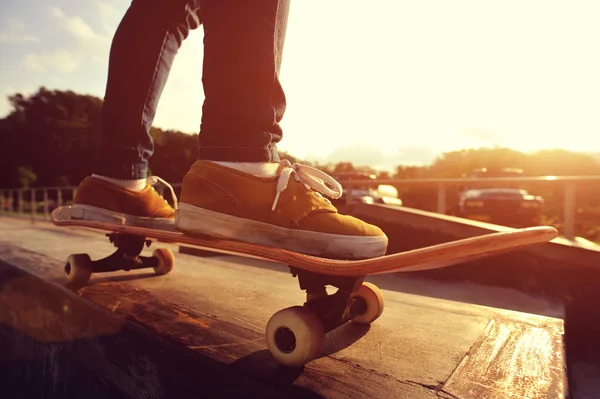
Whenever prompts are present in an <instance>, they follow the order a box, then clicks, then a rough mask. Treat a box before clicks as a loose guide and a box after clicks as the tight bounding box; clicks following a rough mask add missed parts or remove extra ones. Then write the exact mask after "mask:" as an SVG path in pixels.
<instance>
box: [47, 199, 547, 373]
mask: <svg viewBox="0 0 600 399" xmlns="http://www.w3.org/2000/svg"><path fill="white" fill-rule="evenodd" d="M69 210H70V207H69V206H64V207H60V208H57V209H55V210H54V211H53V212H52V214H51V219H52V222H53V223H54V224H55V225H58V226H79V227H85V228H91V229H95V230H100V231H104V232H106V233H107V234H106V235H107V236H108V238H109V240H110V242H111V243H113V244H114V246H115V247H116V250H115V252H114V253H112V254H111V255H109V256H107V257H105V258H103V259H99V260H91V259H90V257H89V255H87V254H72V255H70V256H69V257H68V258H67V262H66V265H65V275H66V279H67V284H68V285H70V286H82V285H85V284H86V283H87V282H88V280H89V279H90V277H91V274H92V273H101V272H112V271H118V270H125V271H129V270H134V269H143V268H153V269H154V271H155V273H157V274H167V273H169V272H171V270H172V269H173V267H174V264H175V257H174V255H173V253H172V251H171V250H169V249H168V248H157V249H155V250H154V252H153V253H152V256H142V255H141V252H142V250H143V249H144V247H146V246H150V245H151V243H152V242H168V243H179V244H184V245H188V246H192V247H196V248H200V249H204V250H209V251H214V252H219V253H224V254H231V255H237V256H243V257H250V258H258V259H263V260H268V261H274V262H279V263H284V264H287V265H288V266H289V269H290V272H291V274H292V276H293V277H296V278H298V282H299V285H300V289H302V290H304V291H306V302H305V303H304V304H303V305H302V306H293V307H290V308H287V309H283V310H280V311H278V312H277V313H275V314H274V315H273V316H272V317H271V318H270V320H269V322H268V323H267V327H266V332H265V335H266V342H267V347H268V349H269V352H270V353H271V355H272V356H273V358H274V359H275V360H276V361H277V362H279V363H280V364H282V365H285V366H290V367H300V366H303V365H304V364H306V363H308V362H310V361H311V360H313V359H315V358H317V357H318V356H319V355H320V353H321V351H322V350H323V346H324V340H325V334H326V333H327V332H329V331H332V330H334V329H336V328H338V327H339V326H341V325H343V324H345V323H346V322H350V321H351V322H353V323H356V324H371V323H372V322H374V321H375V320H376V319H378V318H379V317H380V316H381V314H382V313H383V309H384V299H383V294H382V293H381V291H380V290H379V288H377V287H376V286H375V285H373V284H371V283H369V282H365V281H364V280H365V278H366V277H367V276H369V275H373V274H387V273H400V272H415V271H422V270H429V269H438V268H443V267H448V266H452V265H456V264H461V263H465V262H468V261H473V260H477V259H482V258H486V257H490V256H493V255H497V254H501V253H504V252H508V251H512V250H516V249H519V248H523V247H526V246H529V245H533V244H537V243H543V242H548V241H550V240H552V239H554V238H555V237H557V235H558V233H557V231H556V229H554V228H552V227H545V226H543V227H530V228H524V229H517V230H512V231H505V232H498V233H490V234H484V235H482V236H478V237H472V238H466V239H461V240H457V241H452V242H448V243H444V244H439V245H433V246H430V247H426V248H420V249H415V250H410V251H406V252H402V253H396V254H390V255H383V256H380V257H376V258H371V259H358V260H341V259H328V258H321V257H318V256H312V255H306V254H301V253H297V252H293V251H289V250H285V249H281V248H276V247H267V246H263V245H258V244H252V243H246V242H240V241H233V240H226V239H220V238H213V237H208V236H195V235H194V236H191V235H186V234H184V233H181V232H178V231H176V230H175V229H173V230H167V229H152V228H146V227H137V226H130V225H118V224H110V223H104V222H98V221H91V220H82V219H76V218H74V217H72V215H74V214H76V212H74V213H71V212H69ZM327 286H332V287H335V288H337V291H336V292H335V293H333V294H328V292H327V290H326V287H327Z"/></svg>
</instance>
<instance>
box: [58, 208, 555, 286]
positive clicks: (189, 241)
mask: <svg viewBox="0 0 600 399" xmlns="http://www.w3.org/2000/svg"><path fill="white" fill-rule="evenodd" d="M52 222H53V223H54V224H55V225H58V226H80V227H87V228H92V229H97V230H105V231H108V232H114V233H122V234H129V235H135V236H140V237H146V238H149V239H154V240H160V241H165V242H174V243H180V244H185V245H189V246H194V247H198V248H202V249H208V250H212V251H216V252H223V253H228V254H233V255H239V256H246V257H253V258H261V259H266V260H270V261H275V262H280V263H287V264H289V265H291V266H294V267H296V268H299V269H303V270H306V271H310V272H315V273H322V274H329V275H335V276H365V275H371V274H384V273H398V272H414V271H421V270H427V269H438V268H442V267H448V266H452V265H455V264H459V263H464V262H467V261H471V260H476V259H480V258H485V257H489V256H493V255H496V254H499V253H502V252H506V251H510V250H515V249H518V248H520V247H524V246H528V245H532V244H537V243H543V242H547V241H550V240H552V239H554V238H555V237H556V236H557V232H556V230H555V229H554V228H552V227H546V226H541V227H530V228H525V229H519V230H514V231H507V232H499V233H490V234H485V235H482V236H478V237H471V238H466V239H461V240H458V241H452V242H448V243H444V244H438V245H433V246H430V247H426V248H419V249H415V250H411V251H407V252H402V253H396V254H391V255H384V256H380V257H376V258H371V259H360V260H339V259H329V258H321V257H318V256H312V255H305V254H301V253H297V252H293V251H289V250H285V249H280V248H276V247H267V246H263V245H257V244H252V243H246V242H241V241H233V240H225V239H218V238H211V237H207V236H191V235H186V234H183V233H181V232H178V231H169V230H159V229H152V228H145V227H135V226H127V225H116V224H109V223H103V222H97V221H90V220H76V219H68V218H64V217H62V216H61V208H58V209H56V210H55V211H54V212H52Z"/></svg>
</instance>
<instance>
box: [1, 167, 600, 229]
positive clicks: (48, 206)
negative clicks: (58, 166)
mask: <svg viewBox="0 0 600 399" xmlns="http://www.w3.org/2000/svg"><path fill="white" fill-rule="evenodd" d="M490 183H501V184H515V183H541V184H549V185H555V186H556V185H558V186H562V189H563V190H564V193H563V205H562V208H563V209H562V213H563V225H564V231H563V234H564V236H565V237H566V238H569V239H573V238H574V237H575V212H576V191H577V187H578V186H580V185H582V184H593V185H597V184H599V183H600V176H535V177H488V178H440V179H435V178H427V179H378V180H349V181H344V182H343V185H344V186H345V187H354V186H364V185H367V184H368V185H374V184H379V185H392V186H395V187H403V188H412V187H419V186H420V187H425V188H433V187H435V188H436V192H437V207H436V212H438V213H441V214H446V213H447V202H448V201H447V191H448V188H450V187H459V186H461V185H462V186H469V188H473V187H479V186H490ZM173 187H174V188H175V189H176V190H177V189H179V188H180V187H181V183H178V184H173ZM76 190H77V187H72V186H69V187H36V188H30V189H4V190H0V214H10V215H15V216H19V217H26V218H31V220H32V221H35V220H49V218H50V212H51V211H52V210H53V209H54V208H56V207H59V206H61V205H65V204H69V203H71V202H72V200H73V198H74V196H75V192H76ZM159 191H162V190H159ZM177 191H178V190H177Z"/></svg>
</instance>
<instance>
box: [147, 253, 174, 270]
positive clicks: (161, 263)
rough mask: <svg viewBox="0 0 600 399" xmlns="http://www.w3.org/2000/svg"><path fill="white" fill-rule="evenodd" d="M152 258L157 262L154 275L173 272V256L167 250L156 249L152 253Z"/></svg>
mask: <svg viewBox="0 0 600 399" xmlns="http://www.w3.org/2000/svg"><path fill="white" fill-rule="evenodd" d="M152 256H154V257H155V258H156V259H157V260H158V265H156V266H154V273H156V274H167V273H170V272H171V270H173V266H174V265H175V256H174V255H173V251H171V250H170V249H169V248H157V249H155V250H154V252H152Z"/></svg>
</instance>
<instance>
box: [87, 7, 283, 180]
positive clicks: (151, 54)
mask: <svg viewBox="0 0 600 399" xmlns="http://www.w3.org/2000/svg"><path fill="white" fill-rule="evenodd" d="M288 12H289V0H133V1H132V3H131V6H130V7H129V9H128V10H127V13H126V14H125V16H124V17H123V20H122V21H121V23H120V25H119V27H118V29H117V31H116V33H115V36H114V39H113V42H112V47H111V52H110V61H109V70H108V82H107V87H106V94H105V98H104V105H103V109H102V116H101V121H100V125H101V129H102V142H101V145H100V148H99V152H98V160H97V162H96V166H95V170H94V172H95V173H97V174H102V175H105V176H110V177H114V178H119V179H143V178H145V177H146V176H147V170H148V158H149V157H150V156H151V155H152V153H153V151H154V143H153V141H152V137H151V136H150V127H151V126H152V122H153V120H154V116H155V113H156V107H157V105H158V101H159V99H160V96H161V93H162V91H163V88H164V86H165V83H166V82H167V77H168V75H169V72H170V70H171V65H172V63H173V59H174V58H175V55H176V54H177V51H178V50H179V48H180V46H181V44H182V42H183V40H185V38H186V37H187V36H188V34H189V32H190V30H191V29H196V28H198V27H199V26H200V25H201V24H202V25H203V26H204V63H203V71H202V83H203V86H204V93H205V101H204V104H203V106H202V123H201V126H200V134H199V141H200V146H199V154H198V157H199V159H210V160H214V161H238V162H255V161H278V160H279V156H278V152H277V143H278V142H279V141H280V140H281V138H282V130H281V127H280V126H279V122H280V121H281V118H282V117H283V113H284V111H285V106H286V100H285V95H284V92H283V89H282V87H281V84H280V82H279V79H278V75H279V69H280V65H281V55H282V50H283V43H284V40H285V31H286V26H287V17H288Z"/></svg>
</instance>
